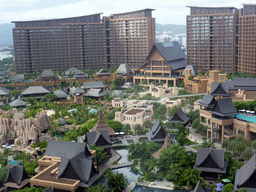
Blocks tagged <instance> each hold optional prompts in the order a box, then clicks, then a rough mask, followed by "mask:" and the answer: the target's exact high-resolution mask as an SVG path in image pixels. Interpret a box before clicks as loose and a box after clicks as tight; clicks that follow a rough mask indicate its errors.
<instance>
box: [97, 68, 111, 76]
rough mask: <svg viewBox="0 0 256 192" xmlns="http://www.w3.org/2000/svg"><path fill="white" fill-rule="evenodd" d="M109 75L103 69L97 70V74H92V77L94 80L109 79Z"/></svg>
mask: <svg viewBox="0 0 256 192" xmlns="http://www.w3.org/2000/svg"><path fill="white" fill-rule="evenodd" d="M110 75H111V73H110V72H108V71H106V70H104V69H101V70H99V71H98V72H97V73H95V74H94V77H95V78H109V77H110Z"/></svg>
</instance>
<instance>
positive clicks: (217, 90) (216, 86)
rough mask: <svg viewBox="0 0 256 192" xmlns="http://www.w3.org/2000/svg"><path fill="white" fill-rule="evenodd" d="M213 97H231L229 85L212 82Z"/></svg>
mask: <svg viewBox="0 0 256 192" xmlns="http://www.w3.org/2000/svg"><path fill="white" fill-rule="evenodd" d="M211 95H212V96H230V92H229V83H219V82H212V85H211Z"/></svg>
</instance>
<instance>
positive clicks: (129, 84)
mask: <svg viewBox="0 0 256 192" xmlns="http://www.w3.org/2000/svg"><path fill="white" fill-rule="evenodd" d="M129 87H131V88H133V87H134V84H133V83H131V82H126V83H125V84H124V85H123V86H122V87H121V88H123V89H127V88H129Z"/></svg>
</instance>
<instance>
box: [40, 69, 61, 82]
mask: <svg viewBox="0 0 256 192" xmlns="http://www.w3.org/2000/svg"><path fill="white" fill-rule="evenodd" d="M56 79H59V78H58V77H57V76H56V75H55V74H54V72H53V71H52V70H51V69H48V70H43V72H42V74H41V76H40V78H39V79H38V80H42V81H43V82H51V81H54V80H56Z"/></svg>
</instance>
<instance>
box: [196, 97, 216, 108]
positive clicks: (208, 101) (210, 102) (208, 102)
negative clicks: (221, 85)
mask: <svg viewBox="0 0 256 192" xmlns="http://www.w3.org/2000/svg"><path fill="white" fill-rule="evenodd" d="M199 104H200V105H202V106H205V107H213V106H214V105H215V104H216V100H215V99H214V97H213V96H212V95H204V97H203V99H202V101H199Z"/></svg>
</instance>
